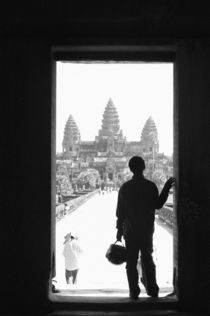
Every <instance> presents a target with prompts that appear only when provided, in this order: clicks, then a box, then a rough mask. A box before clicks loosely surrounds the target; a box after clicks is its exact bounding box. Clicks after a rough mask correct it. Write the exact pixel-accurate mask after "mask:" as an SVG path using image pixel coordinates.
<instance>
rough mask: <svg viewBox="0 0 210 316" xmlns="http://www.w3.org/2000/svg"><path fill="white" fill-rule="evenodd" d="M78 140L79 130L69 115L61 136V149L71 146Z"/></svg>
mask: <svg viewBox="0 0 210 316" xmlns="http://www.w3.org/2000/svg"><path fill="white" fill-rule="evenodd" d="M79 141H80V131H79V129H78V126H77V124H76V122H75V121H74V118H73V116H72V115H69V118H68V120H67V122H66V125H65V129H64V137H63V143H62V145H63V150H64V149H65V150H67V148H69V147H71V146H73V145H74V144H76V143H78V142H79Z"/></svg>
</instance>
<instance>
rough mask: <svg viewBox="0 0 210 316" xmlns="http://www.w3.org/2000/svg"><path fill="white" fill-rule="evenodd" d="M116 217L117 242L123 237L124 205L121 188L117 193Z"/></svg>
mask: <svg viewBox="0 0 210 316" xmlns="http://www.w3.org/2000/svg"><path fill="white" fill-rule="evenodd" d="M116 216H117V222H116V228H117V236H116V239H117V240H118V241H121V239H122V235H123V220H124V203H123V193H122V187H121V188H120V190H119V193H118V200H117V210H116Z"/></svg>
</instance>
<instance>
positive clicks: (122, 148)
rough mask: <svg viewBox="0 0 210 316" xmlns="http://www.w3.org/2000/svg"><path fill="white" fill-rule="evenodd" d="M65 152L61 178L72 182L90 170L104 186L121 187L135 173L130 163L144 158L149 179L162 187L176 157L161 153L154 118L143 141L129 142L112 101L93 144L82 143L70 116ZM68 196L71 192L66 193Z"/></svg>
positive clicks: (60, 159)
mask: <svg viewBox="0 0 210 316" xmlns="http://www.w3.org/2000/svg"><path fill="white" fill-rule="evenodd" d="M62 147H63V152H62V154H61V155H60V156H59V157H57V175H66V176H67V178H70V180H71V182H74V180H75V181H76V178H77V177H78V175H79V174H80V173H81V172H82V171H84V170H87V169H88V168H89V169H96V170H97V171H98V172H99V175H100V182H103V183H104V184H105V185H108V186H119V185H121V184H122V182H124V181H126V180H127V179H128V178H129V177H130V176H131V173H130V171H129V168H128V160H129V159H130V158H131V157H132V156H134V155H141V156H142V157H143V158H144V159H145V162H146V167H147V168H146V170H145V172H146V173H147V177H149V178H150V179H153V180H155V178H158V179H156V180H158V181H156V182H158V183H160V182H161V181H160V179H162V182H163V181H165V179H166V178H167V177H168V176H171V175H172V173H173V170H172V169H173V168H172V165H173V163H172V157H168V156H166V155H164V154H163V153H159V141H158V131H157V128H156V125H155V122H154V120H153V118H152V117H151V116H150V117H149V118H148V119H147V121H146V123H145V125H144V127H143V129H142V132H141V135H140V137H139V141H127V140H126V137H125V136H124V135H123V131H122V129H121V128H120V120H119V116H118V112H117V109H116V107H115V104H114V102H113V101H112V99H111V98H110V99H109V100H108V103H107V105H106V107H105V110H104V113H103V117H102V123H101V129H99V131H98V135H97V136H96V137H95V140H93V141H82V140H81V136H80V131H79V128H78V126H77V124H76V122H75V121H74V118H73V117H72V115H70V116H69V118H68V120H67V122H66V125H65V129H64V137H63V142H62ZM66 193H67V192H66Z"/></svg>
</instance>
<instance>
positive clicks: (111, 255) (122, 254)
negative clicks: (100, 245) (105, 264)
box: [106, 241, 127, 264]
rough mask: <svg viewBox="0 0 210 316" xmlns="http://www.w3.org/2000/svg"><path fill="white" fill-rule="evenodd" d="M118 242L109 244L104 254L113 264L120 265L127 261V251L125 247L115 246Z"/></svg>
mask: <svg viewBox="0 0 210 316" xmlns="http://www.w3.org/2000/svg"><path fill="white" fill-rule="evenodd" d="M117 242H118V241H115V243H113V244H111V245H110V246H109V248H108V250H107V252H106V258H107V259H108V260H109V262H111V263H113V264H122V263H124V262H126V261H127V251H126V248H125V246H124V245H123V243H122V245H119V244H117Z"/></svg>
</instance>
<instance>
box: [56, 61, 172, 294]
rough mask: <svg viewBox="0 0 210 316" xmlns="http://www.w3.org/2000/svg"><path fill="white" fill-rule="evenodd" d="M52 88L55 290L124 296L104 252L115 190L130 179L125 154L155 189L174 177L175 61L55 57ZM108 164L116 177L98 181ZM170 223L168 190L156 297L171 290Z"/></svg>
mask: <svg viewBox="0 0 210 316" xmlns="http://www.w3.org/2000/svg"><path fill="white" fill-rule="evenodd" d="M56 92H57V101H56V104H57V105H56V125H57V128H56V170H57V173H56V183H57V187H56V204H57V205H56V276H55V278H56V281H57V287H58V288H59V289H60V290H61V291H64V292H67V293H69V294H71V295H78V293H80V294H81V293H83V295H91V293H92V294H93V295H100V294H101V293H103V294H104V293H105V294H106V295H119V296H126V295H127V291H128V286H127V280H126V276H125V266H124V265H122V266H120V267H115V266H112V265H111V264H110V263H109V262H107V261H106V258H105V251H106V248H108V246H109V244H110V243H112V242H114V240H115V235H116V231H115V226H116V224H115V220H116V218H115V208H116V201H117V193H118V190H119V187H120V185H121V184H122V183H123V182H125V181H127V180H128V179H130V177H131V174H130V172H129V169H128V160H129V158H130V157H131V156H132V155H142V156H143V157H144V159H145V161H146V173H145V176H146V177H148V178H149V179H151V180H152V181H154V182H155V183H156V184H157V186H158V188H159V190H161V188H162V186H163V183H164V181H165V180H166V179H167V178H168V177H169V176H171V175H173V63H142V62H97V63H94V62H57V78H56ZM166 130H167V133H165V131H166ZM69 148H71V150H69ZM110 166H111V168H112V169H113V170H114V171H115V172H114V174H116V175H117V176H116V178H115V177H114V174H113V173H112V174H111V177H110V173H108V174H107V177H105V178H103V179H102V178H101V176H100V174H103V171H102V170H106V167H110ZM107 210H109V212H108V211H107ZM96 216H98V217H96ZM82 223H86V224H87V223H92V226H91V225H88V230H85V229H86V228H85V225H83V224H82ZM173 225H174V213H173V192H171V194H170V196H169V199H168V201H167V202H166V204H165V206H164V208H163V209H161V210H160V212H157V214H156V229H155V235H154V249H155V251H154V259H155V262H156V266H157V280H158V283H159V286H160V292H161V293H162V295H166V294H168V293H170V292H171V291H172V283H173ZM86 226H87V225H86ZM104 227H105V230H104V231H102V228H104ZM96 228H97V229H96ZM69 232H71V233H72V235H75V236H76V237H78V240H79V241H80V243H81V245H82V248H83V253H82V254H81V261H80V269H79V273H78V280H77V284H73V285H72V284H70V285H69V284H66V282H65V273H64V258H63V256H62V248H63V243H64V241H65V238H64V237H65V235H66V234H68V233H69ZM91 234H92V236H91ZM75 236H74V237H75ZM96 236H97V237H96ZM99 236H100V237H99ZM96 241H97V242H96ZM166 249H167V252H166ZM92 258H94V260H92ZM103 271H105V272H103ZM113 276H114V278H113ZM145 295H146V294H145Z"/></svg>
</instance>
